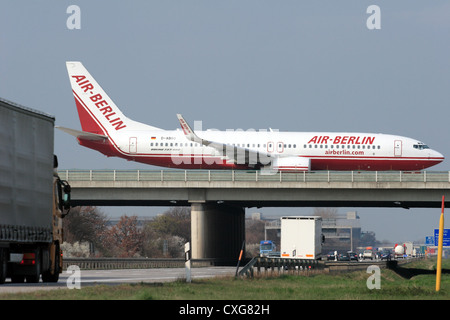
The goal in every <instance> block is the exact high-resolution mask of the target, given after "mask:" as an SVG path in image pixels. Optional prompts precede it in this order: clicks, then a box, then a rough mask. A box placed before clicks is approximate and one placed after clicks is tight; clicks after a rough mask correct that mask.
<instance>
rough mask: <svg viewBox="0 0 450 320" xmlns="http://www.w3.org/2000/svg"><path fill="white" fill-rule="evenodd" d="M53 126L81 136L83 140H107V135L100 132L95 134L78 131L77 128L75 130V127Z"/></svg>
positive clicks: (75, 135) (78, 136)
mask: <svg viewBox="0 0 450 320" xmlns="http://www.w3.org/2000/svg"><path fill="white" fill-rule="evenodd" d="M55 128H57V129H59V130H61V131H64V132H65V133H68V134H70V135H72V136H74V137H77V138H81V139H83V140H90V141H98V140H101V141H104V140H108V136H104V135H102V134H96V133H91V132H85V131H79V130H75V129H69V128H65V127H60V126H55Z"/></svg>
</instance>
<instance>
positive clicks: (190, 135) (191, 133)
mask: <svg viewBox="0 0 450 320" xmlns="http://www.w3.org/2000/svg"><path fill="white" fill-rule="evenodd" d="M177 117H178V120H179V121H180V125H181V129H183V132H184V135H185V136H186V138H187V139H189V140H191V141H194V142H199V143H202V139H201V138H199V137H198V136H197V135H196V134H195V132H194V130H192V129H191V127H190V126H189V124H188V123H187V122H186V120H184V118H183V116H182V115H181V114H179V113H178V114H177Z"/></svg>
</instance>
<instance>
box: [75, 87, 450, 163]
mask: <svg viewBox="0 0 450 320" xmlns="http://www.w3.org/2000/svg"><path fill="white" fill-rule="evenodd" d="M73 93H74V96H75V102H76V106H77V109H78V115H79V117H80V122H81V126H82V129H83V131H87V132H92V133H98V134H104V135H107V136H108V138H109V139H108V140H107V141H102V142H99V141H90V140H84V139H81V138H79V139H78V142H79V143H80V145H82V146H84V147H87V148H90V149H94V150H97V151H99V152H101V153H103V154H104V155H106V156H109V157H111V156H117V157H120V158H124V159H127V160H133V161H136V162H140V163H145V164H149V165H155V166H161V167H168V168H179V169H212V170H214V169H254V167H250V166H247V165H244V164H242V165H239V164H232V163H227V161H226V160H223V159H220V158H218V157H213V156H210V155H206V154H205V155H202V154H198V155H197V154H195V155H183V156H174V158H175V159H178V160H183V161H174V158H173V157H172V155H171V154H165V155H161V154H157V153H154V154H152V153H147V154H143V153H142V154H129V153H127V152H124V151H122V150H120V149H119V147H118V146H117V144H116V142H115V141H114V139H113V138H112V137H111V136H110V135H109V134H108V131H107V130H106V129H105V128H104V127H103V126H102V124H101V122H100V121H99V120H98V119H97V118H96V117H95V116H94V114H93V113H92V112H91V111H90V110H89V108H88V107H87V106H86V104H85V103H84V102H83V100H82V99H81V98H80V97H79V96H78V95H77V94H76V92H75V91H73ZM306 158H310V159H311V170H312V171H314V170H342V171H344V170H345V171H351V170H369V171H388V170H403V171H410V170H422V169H425V168H428V167H431V166H434V165H436V164H439V163H440V162H442V160H443V159H441V158H425V157H424V158H417V157H416V158H413V157H392V158H388V157H361V156H359V157H358V156H355V157H354V158H351V157H350V156H342V157H339V156H332V155H330V156H310V157H309V156H306ZM200 159H201V161H200ZM176 163H180V164H176ZM280 169H281V170H282V169H284V170H286V171H288V170H289V168H280ZM297 170H298V169H297Z"/></svg>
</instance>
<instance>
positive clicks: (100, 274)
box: [0, 267, 236, 297]
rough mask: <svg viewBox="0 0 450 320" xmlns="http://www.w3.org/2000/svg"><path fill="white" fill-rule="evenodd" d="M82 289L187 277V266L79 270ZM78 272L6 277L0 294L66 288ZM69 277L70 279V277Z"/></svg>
mask: <svg viewBox="0 0 450 320" xmlns="http://www.w3.org/2000/svg"><path fill="white" fill-rule="evenodd" d="M235 272H236V267H205V268H192V269H191V276H192V279H194V280H195V279H202V278H211V277H220V276H234V274H235ZM79 275H80V277H79V284H80V287H81V289H82V288H83V287H85V286H91V285H97V284H111V285H113V284H123V283H140V282H146V283H155V282H166V281H175V280H177V279H185V278H186V271H185V269H184V268H154V269H120V270H81V271H80V273H79ZM76 276H77V273H74V272H67V271H66V270H65V271H64V272H63V273H61V275H60V277H59V281H58V282H57V283H43V282H39V283H11V282H10V280H9V279H6V282H5V284H3V285H0V297H1V294H2V293H18V292H29V291H34V290H51V289H64V288H67V283H68V282H69V286H75V285H76V284H77V282H76V281H75V280H76V278H75V277H76ZM68 280H69V281H68Z"/></svg>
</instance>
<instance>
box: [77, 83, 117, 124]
mask: <svg viewBox="0 0 450 320" xmlns="http://www.w3.org/2000/svg"><path fill="white" fill-rule="evenodd" d="M72 78H75V81H76V82H77V84H78V85H79V86H80V87H81V89H82V90H83V91H84V92H85V93H88V92H89V94H90V97H89V99H91V101H92V102H94V104H95V106H96V107H97V108H98V109H99V111H101V113H102V114H103V116H104V117H105V119H106V120H108V122H109V123H111V125H112V126H113V127H114V128H115V129H116V130H120V129H123V128H125V127H126V125H125V124H124V123H123V121H122V120H121V119H120V117H118V116H117V115H116V113H115V112H114V111H113V109H112V107H111V106H109V104H108V102H107V101H106V100H104V99H103V97H102V95H101V94H99V93H94V91H93V90H94V85H93V84H92V83H90V81H89V80H88V79H86V76H83V75H79V76H72Z"/></svg>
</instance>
